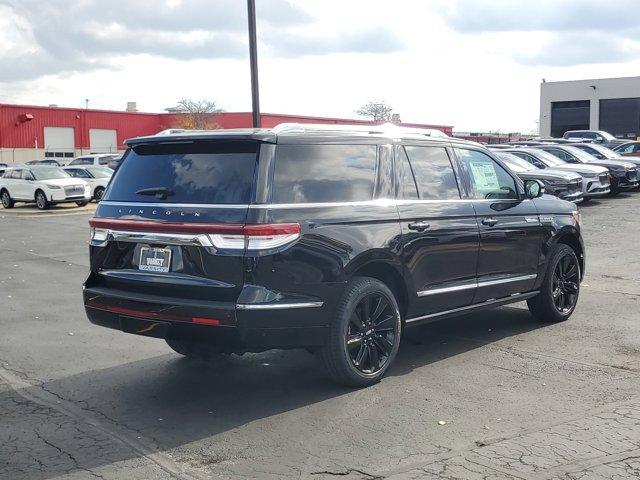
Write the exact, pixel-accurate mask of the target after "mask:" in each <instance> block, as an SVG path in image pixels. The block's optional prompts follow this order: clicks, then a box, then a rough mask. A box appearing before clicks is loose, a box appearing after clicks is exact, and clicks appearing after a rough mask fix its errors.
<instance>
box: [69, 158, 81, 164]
mask: <svg viewBox="0 0 640 480" xmlns="http://www.w3.org/2000/svg"><path fill="white" fill-rule="evenodd" d="M79 163H80V160H79V159H77V158H74V159H73V160H71V161H70V162H69V165H78V164H79Z"/></svg>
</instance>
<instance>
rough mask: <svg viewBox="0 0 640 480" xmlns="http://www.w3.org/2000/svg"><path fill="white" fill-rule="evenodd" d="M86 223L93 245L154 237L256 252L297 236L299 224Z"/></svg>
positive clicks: (164, 241) (111, 220) (107, 220)
mask: <svg viewBox="0 0 640 480" xmlns="http://www.w3.org/2000/svg"><path fill="white" fill-rule="evenodd" d="M89 225H90V226H91V241H92V244H94V245H104V244H106V243H107V242H108V241H109V240H110V239H111V238H113V239H115V240H119V241H140V242H143V241H150V242H153V241H154V239H156V240H157V243H162V244H180V245H183V244H189V243H198V244H201V245H203V246H206V245H208V244H210V246H213V247H215V248H217V249H225V250H244V249H245V248H246V249H247V250H250V251H256V250H267V249H272V248H278V247H282V246H284V245H287V244H289V243H291V242H293V241H295V240H297V239H298V238H299V237H300V225H299V224H298V223H270V224H256V225H241V224H229V223H179V222H156V221H149V220H123V219H117V218H92V219H90V220H89ZM136 234H139V235H136ZM203 240H204V241H203Z"/></svg>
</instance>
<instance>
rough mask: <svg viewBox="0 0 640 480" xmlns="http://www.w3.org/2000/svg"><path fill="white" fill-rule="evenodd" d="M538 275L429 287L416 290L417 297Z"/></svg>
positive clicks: (525, 278)
mask: <svg viewBox="0 0 640 480" xmlns="http://www.w3.org/2000/svg"><path fill="white" fill-rule="evenodd" d="M537 277H538V275H537V274H535V273H534V274H532V275H520V276H518V277H509V278H499V279H497V280H487V281H485V282H475V283H469V284H466V285H456V286H454V287H444V288H433V289H429V290H421V291H419V292H417V294H418V296H419V297H426V296H428V295H438V294H440V293H451V292H458V291H460V290H468V289H470V288H480V287H490V286H491V285H500V284H502V283H509V282H523V281H525V280H532V279H534V278H537Z"/></svg>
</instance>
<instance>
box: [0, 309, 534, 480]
mask: <svg viewBox="0 0 640 480" xmlns="http://www.w3.org/2000/svg"><path fill="white" fill-rule="evenodd" d="M543 326H544V324H541V323H539V322H537V321H535V320H534V319H533V317H532V316H531V315H530V314H529V312H528V311H527V310H526V309H522V308H513V307H503V308H499V309H495V310H491V311H486V312H480V313H475V314H473V315H471V314H470V315H466V316H462V317H458V318H453V319H448V320H443V321H440V322H436V323H431V324H428V325H425V326H421V327H415V328H413V329H409V330H407V331H406V332H405V335H404V336H403V341H402V346H401V349H400V352H399V355H398V357H397V359H396V362H395V364H394V365H393V366H392V368H391V369H390V372H389V373H388V377H401V376H404V375H409V374H412V372H414V370H415V369H416V368H424V367H429V366H432V368H434V369H437V368H438V366H437V362H439V361H441V360H443V359H446V358H448V357H452V356H456V355H459V354H461V353H463V352H466V351H470V350H473V349H476V348H479V347H482V346H484V345H487V344H491V343H494V342H496V341H499V340H501V339H504V338H507V337H511V336H514V335H519V334H523V333H526V332H529V331H532V330H535V329H538V328H541V327H543ZM414 374H417V373H414ZM386 382H397V378H388V379H386V380H383V382H382V384H381V385H378V386H375V387H373V389H380V388H385V387H386V385H385V383H386ZM43 387H44V388H45V389H46V391H47V392H52V393H53V394H55V395H56V396H59V397H60V398H64V399H67V400H70V401H71V402H73V404H74V405H76V406H79V408H81V410H82V411H83V412H85V413H86V414H87V416H88V417H95V418H98V419H102V420H105V425H107V427H108V428H109V425H111V426H113V425H116V427H114V428H116V429H118V431H120V432H125V434H126V435H129V436H131V437H132V438H142V439H143V440H142V441H145V440H148V439H153V445H154V446H153V447H152V448H151V450H153V451H156V452H161V451H166V450H169V449H173V448H176V447H180V446H182V445H186V444H189V443H192V442H195V441H198V440H201V439H205V438H210V437H215V436H216V435H219V434H221V433H224V432H229V431H231V430H233V429H235V428H238V427H240V426H242V425H245V424H248V423H250V422H254V421H257V420H260V419H265V418H268V417H272V416H275V415H278V414H281V413H284V412H288V411H292V410H295V409H299V408H301V407H308V406H311V405H313V404H316V403H318V402H322V401H324V400H327V399H329V398H338V397H342V396H348V395H358V394H362V392H361V393H357V392H354V391H353V390H352V389H348V388H344V387H340V386H337V385H334V384H333V383H331V382H330V381H329V380H327V379H326V378H325V377H324V375H323V372H322V370H321V368H320V366H319V365H318V364H317V363H316V360H315V357H314V356H312V355H310V354H309V353H308V352H306V351H301V350H295V351H271V352H266V353H263V354H249V355H245V356H243V357H236V356H232V357H230V358H229V359H227V360H225V361H223V362H222V363H219V364H215V363H202V362H195V361H190V360H187V359H184V358H181V357H179V356H178V355H177V354H167V355H162V356H159V357H154V358H149V359H145V360H141V361H137V362H131V363H126V364H122V365H119V366H116V367H112V368H107V369H103V370H98V371H88V372H84V373H82V374H79V375H74V376H70V377H66V378H62V379H59V380H55V381H51V382H47V383H45V384H44V385H43ZM38 389H39V387H31V388H28V389H25V390H24V391H22V392H20V393H22V394H24V396H26V397H31V396H35V397H37V396H38V395H37V393H38V392H37V391H36V390H38ZM30 390H31V391H30ZM374 393H375V390H374V391H372V394H374ZM8 395H13V394H12V393H11V392H3V393H2V394H0V405H4V404H5V401H8V400H7V399H3V398H2V397H3V396H8ZM345 400H346V399H345ZM312 412H313V411H311V414H313V413H312ZM106 419H109V420H108V421H107V420H106ZM8 433H9V434H11V432H8ZM2 435H4V434H3V433H2V429H0V445H1V444H2V443H1V442H6V441H7V439H6V438H5V439H3V438H1V436H2ZM48 441H49V442H51V443H54V442H55V439H51V438H50V439H48ZM219 441H224V440H220V439H215V438H214V439H212V440H211V441H210V442H211V443H216V442H219ZM147 449H149V447H147ZM1 456H2V455H0V457H1ZM141 456H142V455H141V454H139V453H137V452H136V451H134V450H133V449H131V448H126V449H123V448H118V449H113V450H111V449H109V448H102V449H101V451H100V454H99V455H90V454H87V452H86V451H85V452H84V453H82V452H81V453H75V454H73V457H74V462H75V463H74V465H72V467H70V466H69V465H68V464H64V463H62V462H59V463H57V464H56V463H54V464H53V465H48V464H47V465H46V467H45V468H40V469H28V468H25V465H15V468H13V465H14V464H13V463H12V462H16V461H17V460H14V459H12V458H9V459H8V461H7V462H5V468H7V466H8V468H9V471H8V472H5V475H7V476H6V478H12V479H20V478H29V479H32V480H42V479H47V478H52V477H55V476H57V475H60V474H62V473H71V472H69V468H71V469H72V470H78V471H79V470H87V469H88V470H92V469H95V468H96V467H100V466H103V465H110V464H113V463H116V462H121V461H124V460H131V459H137V458H139V457H141ZM12 468H13V470H12ZM0 471H2V469H1V468H0ZM24 472H29V475H28V476H23V474H24Z"/></svg>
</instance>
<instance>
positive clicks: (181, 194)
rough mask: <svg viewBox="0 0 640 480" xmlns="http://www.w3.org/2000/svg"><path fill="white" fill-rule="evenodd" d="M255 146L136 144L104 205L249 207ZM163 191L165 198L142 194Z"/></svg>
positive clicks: (108, 192) (250, 144)
mask: <svg viewBox="0 0 640 480" xmlns="http://www.w3.org/2000/svg"><path fill="white" fill-rule="evenodd" d="M257 151H258V144H257V143H255V142H215V141H211V142H207V141H199V142H190V143H167V144H163V143H156V144H147V145H139V146H137V147H134V148H133V149H131V150H130V151H129V152H128V154H127V156H126V157H125V159H124V160H123V161H122V164H121V165H120V168H119V169H118V172H117V174H116V175H115V177H114V179H113V181H112V182H111V186H110V187H109V189H108V190H107V192H106V193H105V200H113V201H125V202H162V201H164V202H167V203H176V202H177V203H221V204H231V203H240V204H247V203H249V201H250V199H251V187H252V184H253V172H254V170H255V165H256V154H257ZM145 189H147V191H149V189H164V190H165V191H168V192H169V194H168V195H167V197H166V198H165V199H162V198H158V196H156V195H154V194H153V193H152V192H150V193H151V194H150V195H149V194H147V195H145V194H140V193H136V192H139V191H141V190H145Z"/></svg>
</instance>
